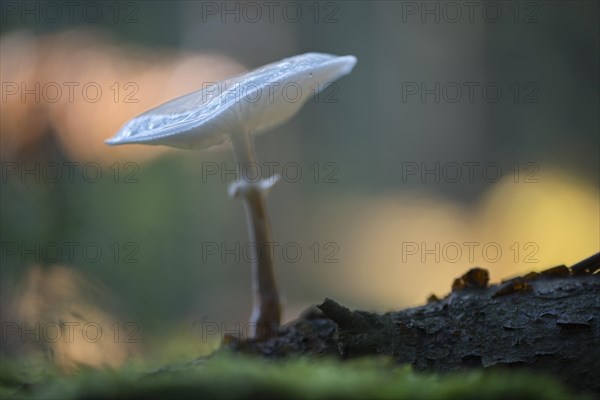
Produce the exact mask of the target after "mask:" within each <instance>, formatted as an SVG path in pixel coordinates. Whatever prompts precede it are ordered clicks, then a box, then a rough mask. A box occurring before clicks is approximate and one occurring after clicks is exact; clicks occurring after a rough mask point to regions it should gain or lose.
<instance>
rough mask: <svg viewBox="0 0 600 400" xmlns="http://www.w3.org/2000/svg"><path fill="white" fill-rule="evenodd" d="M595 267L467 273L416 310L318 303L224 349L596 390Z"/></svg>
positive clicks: (599, 287)
mask: <svg viewBox="0 0 600 400" xmlns="http://www.w3.org/2000/svg"><path fill="white" fill-rule="evenodd" d="M599 269H600V254H596V255H595V256H592V257H590V258H589V259H587V260H584V261H582V262H581V263H578V264H576V265H574V266H572V267H571V268H567V267H565V266H559V267H555V268H551V269H548V270H546V271H543V272H541V273H530V274H527V275H525V276H523V277H518V278H514V279H511V280H509V281H505V282H502V283H500V284H498V285H492V286H488V273H487V271H486V270H484V269H481V268H474V269H472V270H470V271H468V272H467V273H466V274H465V275H463V276H462V277H460V278H458V279H456V280H455V282H454V284H453V285H452V292H451V293H450V294H449V295H448V296H446V297H445V298H444V299H437V298H435V297H434V296H432V298H430V299H429V302H428V304H426V305H424V306H421V307H416V308H410V309H406V310H402V311H398V312H390V313H386V314H383V315H379V314H374V313H370V312H364V311H350V310H348V309H347V308H345V307H343V306H341V305H339V304H338V303H336V302H335V301H333V300H329V299H327V300H325V301H324V302H323V304H321V305H319V306H318V307H319V309H320V310H321V311H322V312H323V313H324V316H323V315H318V313H316V312H314V311H312V312H311V313H309V314H310V315H309V316H307V317H304V318H300V319H299V320H297V321H295V322H293V323H291V324H289V325H287V326H284V327H282V330H281V331H280V334H279V335H276V336H275V337H271V338H269V339H268V340H264V341H260V342H258V341H256V342H243V343H242V342H235V343H232V344H230V345H231V346H232V347H233V348H235V349H237V350H240V351H247V352H252V353H257V354H263V355H266V356H270V357H283V356H287V355H291V354H317V355H322V354H335V355H336V356H339V357H342V358H351V357H358V356H367V355H382V354H384V355H389V356H392V357H394V359H395V360H396V361H397V362H398V363H409V364H412V365H413V366H414V367H415V369H417V370H428V371H435V372H449V371H460V370H465V369H469V368H475V367H485V368H489V367H526V368H527V369H528V370H540V371H546V372H549V373H552V374H554V375H555V376H557V377H559V378H560V379H561V380H563V381H564V382H566V383H567V384H569V385H570V386H572V387H574V388H577V389H579V390H585V389H588V390H589V389H591V390H593V391H596V392H600V379H597V377H598V371H600V321H599V318H600V275H599V274H598V270H599ZM331 321H333V322H334V323H335V325H334V324H332V322H331ZM336 325H337V329H335V326H336ZM595 377H596V378H595Z"/></svg>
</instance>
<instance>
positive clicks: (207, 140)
mask: <svg viewBox="0 0 600 400" xmlns="http://www.w3.org/2000/svg"><path fill="white" fill-rule="evenodd" d="M355 64H356V57H354V56H344V57H338V56H334V55H330V54H321V53H306V54H302V55H298V56H295V57H291V58H286V59H283V60H281V61H279V62H276V63H272V64H268V65H265V66H263V67H261V68H258V69H256V70H254V71H251V72H248V73H246V74H243V75H240V76H238V77H234V78H231V79H227V80H224V81H221V82H219V83H212V84H209V85H205V86H204V87H203V89H201V90H198V91H195V92H192V93H189V94H187V95H184V96H182V97H179V98H176V99H174V100H171V101H169V102H167V103H165V104H162V105H160V106H158V107H156V108H153V109H151V110H149V111H147V112H145V113H144V114H141V115H139V116H137V117H135V118H133V119H132V120H130V121H128V122H127V123H126V124H125V125H124V126H123V127H122V128H121V130H120V131H119V132H118V133H117V134H116V135H115V136H114V137H113V138H111V139H109V140H107V141H106V143H107V144H109V145H121V144H131V143H135V144H151V145H166V146H171V147H177V148H185V149H205V148H207V147H210V146H213V145H216V144H220V143H223V142H225V141H227V140H230V141H231V143H232V145H233V152H234V155H235V158H236V161H237V162H238V165H239V167H240V171H241V176H240V179H239V181H234V182H232V183H231V184H230V186H229V189H228V193H229V196H230V197H235V198H241V199H242V200H243V201H244V205H245V209H246V217H247V225H248V232H249V236H250V240H251V242H252V243H253V245H254V249H255V250H256V254H255V257H252V277H253V295H254V305H253V311H252V316H251V318H250V323H251V324H250V330H249V331H250V336H251V337H255V338H262V337H265V336H266V335H267V334H268V333H269V332H273V330H274V329H276V328H277V327H278V326H279V324H280V321H281V303H280V299H279V293H278V290H277V285H276V282H275V272H274V259H273V254H272V252H271V251H266V249H267V248H268V246H270V245H272V243H273V240H272V234H271V223H270V218H269V214H268V211H267V203H266V194H267V192H268V191H269V189H270V188H271V187H272V186H273V185H274V184H275V183H276V182H277V181H278V180H279V176H277V175H276V176H272V177H269V178H267V179H263V178H262V177H259V179H256V178H251V177H249V176H248V169H249V168H245V166H248V165H250V164H254V165H257V161H256V155H255V152H254V144H253V139H252V134H257V133H260V132H264V131H266V130H268V129H270V128H273V127H275V126H277V125H280V124H282V123H284V122H285V121H287V120H288V119H289V118H291V117H292V116H293V115H294V114H296V113H297V112H298V111H299V110H300V108H301V107H302V105H303V104H304V103H305V102H306V101H307V100H308V99H309V98H310V97H311V95H312V94H313V93H314V92H318V91H320V90H322V89H323V88H324V87H325V86H326V84H327V83H329V82H332V81H334V80H335V79H337V78H339V77H341V76H343V75H346V74H349V73H350V72H351V71H352V69H353V68H354V65H355ZM292 88H293V89H292ZM259 249H262V251H260V250H259Z"/></svg>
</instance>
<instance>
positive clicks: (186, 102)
mask: <svg viewBox="0 0 600 400" xmlns="http://www.w3.org/2000/svg"><path fill="white" fill-rule="evenodd" d="M355 64H356V57H354V56H343V57H338V56H334V55H331V54H321V53H306V54H302V55H298V56H295V57H291V58H286V59H283V60H281V61H279V62H276V63H272V64H268V65H265V66H263V67H260V68H258V69H256V70H254V71H251V72H248V73H246V74H243V75H240V76H237V77H235V78H231V79H227V80H224V81H221V82H215V83H209V84H205V85H204V87H203V88H202V89H201V90H198V91H195V92H192V93H189V94H187V95H184V96H182V97H179V98H176V99H174V100H171V101H169V102H167V103H164V104H162V105H160V106H158V107H156V108H153V109H151V110H149V111H147V112H145V113H143V114H141V115H139V116H137V117H135V118H133V119H131V120H130V121H128V122H127V123H126V124H125V125H124V126H123V127H122V128H121V130H120V131H119V132H117V134H116V135H115V136H114V137H113V138H111V139H109V140H107V141H106V143H107V144H110V145H120V144H132V143H138V144H152V145H166V146H172V147H179V148H191V149H203V148H207V147H210V146H212V145H215V144H220V143H222V142H224V141H225V140H227V139H229V137H230V135H235V134H237V133H238V132H240V131H246V132H251V133H254V134H256V133H260V132H264V131H266V130H268V129H269V128H273V127H275V126H277V125H280V124H282V123H284V122H285V121H287V120H288V119H290V118H291V117H292V116H293V115H294V114H296V113H297V112H298V111H299V110H300V108H301V107H302V105H303V104H304V103H305V102H306V101H307V100H309V99H311V98H313V96H314V95H315V93H317V92H319V91H321V90H323V89H325V88H326V87H327V84H328V83H330V82H333V81H334V80H336V79H338V78H339V77H341V76H343V75H346V74H349V73H350V72H351V71H352V69H353V68H354V65H355Z"/></svg>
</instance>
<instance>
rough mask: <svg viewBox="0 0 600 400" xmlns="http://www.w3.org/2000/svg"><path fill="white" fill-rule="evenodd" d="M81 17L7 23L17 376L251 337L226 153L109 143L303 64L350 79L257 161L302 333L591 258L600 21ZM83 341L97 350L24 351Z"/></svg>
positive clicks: (54, 14)
mask: <svg viewBox="0 0 600 400" xmlns="http://www.w3.org/2000/svg"><path fill="white" fill-rule="evenodd" d="M71 3H73V4H74V8H72V9H70V8H68V7H67V6H65V5H64V4H63V3H61V2H58V3H51V4H54V6H47V5H46V4H47V3H45V2H35V1H32V2H10V1H8V2H3V3H2V15H1V18H2V24H1V26H2V27H1V41H0V45H1V48H0V67H1V71H0V72H1V81H2V103H1V113H0V116H1V125H0V135H1V136H0V138H1V153H0V156H1V161H2V180H1V183H0V184H1V187H2V188H1V228H0V234H1V240H2V249H1V251H2V259H1V270H0V272H1V290H2V303H1V308H2V309H1V311H2V324H3V337H2V344H1V349H2V354H3V356H8V357H13V356H15V357H18V356H20V355H22V354H23V353H24V352H29V351H33V353H32V354H37V353H40V350H42V351H41V353H44V352H47V351H51V353H52V354H53V357H55V359H59V360H60V361H59V363H62V364H61V365H62V366H63V367H65V368H70V366H73V365H74V364H76V363H78V362H83V363H88V364H91V365H96V364H111V365H115V364H119V363H121V362H123V361H124V360H126V359H128V358H129V357H130V356H134V357H135V356H140V357H146V358H148V359H152V358H153V357H154V358H157V357H162V356H164V355H165V354H167V353H168V357H171V356H187V357H194V356H196V355H200V354H202V353H206V352H208V351H210V350H211V349H214V348H215V346H216V345H217V343H218V340H219V338H220V335H221V334H223V333H226V332H225V331H235V330H238V331H239V330H240V327H239V326H237V325H236V323H237V324H240V326H241V329H243V324H244V323H245V321H247V319H248V316H249V313H250V307H251V297H250V296H251V293H250V271H249V263H248V260H247V257H245V256H244V254H245V253H244V246H245V245H246V244H247V236H246V224H245V217H244V213H243V207H242V204H241V203H240V202H238V201H235V200H229V199H228V198H227V184H228V183H229V182H230V181H231V180H232V179H234V178H233V177H232V175H231V174H225V175H226V176H221V173H222V172H224V169H232V168H233V167H234V161H233V158H232V154H231V150H230V149H229V148H223V149H217V150H215V151H205V152H192V151H178V150H172V149H166V148H158V147H148V146H123V147H117V148H112V147H108V146H106V145H105V144H104V140H105V139H107V138H109V137H111V136H112V135H113V134H114V133H115V132H116V131H117V130H118V129H119V127H120V126H121V125H122V124H123V123H124V122H125V121H127V120H128V119H129V118H131V117H133V116H135V115H137V114H139V113H141V112H143V111H145V110H147V109H148V108H151V107H153V106H155V105H158V104H159V103H161V102H164V101H167V100H169V99H171V98H173V97H176V96H179V95H182V94H185V93H187V92H190V91H193V90H197V89H199V88H201V87H202V85H203V84H206V83H209V82H215V81H218V80H220V79H223V78H227V77H230V76H232V75H236V74H239V73H242V72H245V71H247V70H251V69H253V68H256V67H258V66H261V65H263V64H266V63H270V62H274V61H277V60H279V59H281V58H285V57H288V56H292V55H295V54H300V53H304V52H325V53H333V54H338V55H346V54H352V55H355V56H356V57H357V58H358V64H357V66H356V68H355V69H354V71H353V73H352V74H351V75H349V76H347V77H344V78H342V79H341V80H340V81H338V82H336V84H335V85H333V86H332V87H330V88H328V89H327V90H325V91H324V92H323V93H321V95H320V96H319V97H318V98H314V99H311V100H310V101H308V103H307V104H306V106H305V107H304V108H303V109H302V111H301V112H300V113H299V114H298V115H297V116H296V117H294V118H293V120H291V121H290V122H288V123H286V124H285V125H283V126H280V127H278V128H276V129H274V130H273V131H271V132H268V133H266V134H264V135H261V136H258V137H257V138H256V148H257V152H258V157H259V160H261V161H262V162H263V163H264V164H265V165H268V164H267V163H274V164H271V165H274V171H275V172H279V173H282V174H283V175H284V181H283V183H282V184H280V185H278V186H277V187H276V188H275V189H274V190H273V191H272V193H271V196H270V199H269V203H270V208H271V214H272V218H273V230H274V236H275V240H276V241H277V242H278V243H279V246H278V247H277V248H276V253H275V254H276V260H277V263H278V273H279V280H280V285H281V291H282V293H283V296H284V301H285V304H286V313H285V319H286V320H291V319H293V318H295V317H296V316H297V315H298V314H299V312H301V310H303V309H304V308H306V307H307V306H309V305H311V304H315V303H319V302H321V301H322V300H323V299H324V298H325V297H331V298H334V299H336V300H337V301H340V302H341V303H344V304H346V305H348V306H350V307H356V308H361V309H372V310H377V311H385V310H391V309H401V308H403V307H407V306H413V305H419V304H422V303H423V302H424V301H425V299H426V297H427V296H428V295H430V294H431V293H436V294H438V295H444V294H446V293H447V292H448V291H449V289H450V284H451V282H452V279H453V278H455V277H456V276H458V275H460V274H461V273H462V272H464V271H465V270H466V269H467V268H469V267H471V266H474V265H478V266H482V267H484V268H488V269H489V270H490V272H491V277H492V280H494V281H498V280H500V279H502V278H506V277H509V276H511V275H515V274H519V273H524V272H528V271H530V270H541V269H545V268H547V267H551V266H554V265H559V264H567V265H568V264H571V263H574V262H576V261H578V260H580V259H583V258H586V257H587V256H589V255H591V254H593V253H595V252H598V250H599V243H600V237H599V236H600V232H599V230H600V227H599V224H600V215H599V213H600V211H599V190H600V184H599V173H600V172H599V171H600V165H599V162H600V161H599V148H600V143H599V135H598V132H599V128H600V122H599V114H598V109H599V106H600V104H599V92H598V90H599V85H598V70H599V53H598V51H599V50H598V49H599V43H598V41H599V37H600V36H599V28H598V24H599V21H598V15H599V3H598V2H596V1H552V2H508V1H507V2H505V1H502V2H482V3H477V7H476V8H474V9H473V10H472V12H470V9H469V8H468V7H466V6H465V4H464V3H461V2H449V3H451V5H450V6H448V4H449V3H446V2H433V1H432V2H394V1H323V2H312V1H303V2H278V4H279V5H277V6H273V7H274V8H273V9H270V8H269V7H267V6H266V5H265V4H264V3H263V2H247V3H243V2H205V1H172V2H170V1H148V2H119V3H114V2H81V1H76V2H71ZM248 4H250V6H248ZM52 7H54V8H52ZM71 11H72V12H71ZM436 85H439V86H436ZM469 88H472V90H473V91H472V92H471V96H470V95H469ZM484 89H485V90H484ZM498 90H500V92H499V91H498ZM222 163H224V164H222ZM277 163H279V164H277ZM224 167H225V168H224ZM215 168H216V169H215ZM436 168H437V172H436ZM215 171H216V172H215ZM427 171H430V172H427ZM431 171H433V172H431ZM299 174H301V175H299ZM436 174H437V175H436ZM236 246H238V247H236ZM215 249H216V250H215ZM230 249H233V252H230V253H228V252H227V250H230ZM237 249H239V250H237ZM498 251H499V252H498ZM221 252H223V254H221ZM300 252H301V253H300ZM68 322H70V323H71V324H72V325H73V326H75V328H76V329H80V328H82V327H83V326H85V324H89V323H90V322H95V323H96V324H98V325H99V326H101V327H102V329H103V331H102V332H103V334H101V336H102V340H99V341H97V342H94V341H93V340H85V341H83V342H82V341H81V340H79V341H77V340H76V341H75V342H68V341H67V340H65V337H64V331H63V337H62V338H61V339H60V340H58V339H57V340H55V341H52V340H43V339H42V340H37V339H36V338H35V337H34V336H33V339H32V336H31V335H30V336H27V335H25V337H23V335H21V334H22V333H23V332H22V331H23V330H24V327H25V328H27V329H30V330H31V329H33V330H34V331H35V330H37V331H38V332H41V335H42V336H44V337H45V336H50V335H51V336H52V338H55V337H56V335H55V333H50V330H51V328H54V327H55V325H54V324H59V326H61V327H62V328H64V327H65V324H66V323H67V324H66V326H69V324H68ZM74 322H77V323H78V325H77V324H73V323H74ZM23 323H25V325H23ZM36 323H39V324H41V325H40V327H39V328H36V325H35V324H36ZM57 326H58V325H57ZM45 328H48V329H46V331H44V329H45ZM230 333H231V332H230ZM84 334H85V335H88V338H89V336H90V335H92V336H93V334H90V333H89V332H87V333H84ZM115 335H116V336H115ZM76 337H79V336H78V335H76ZM46 339H48V338H47V337H46ZM126 339H131V340H126ZM48 341H49V342H51V343H45V342H48ZM42 342H44V343H42ZM36 352H37V353H36Z"/></svg>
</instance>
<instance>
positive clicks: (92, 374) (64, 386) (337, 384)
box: [0, 354, 576, 400]
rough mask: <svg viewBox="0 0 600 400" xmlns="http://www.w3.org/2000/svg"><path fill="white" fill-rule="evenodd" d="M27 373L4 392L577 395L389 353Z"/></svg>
mask: <svg viewBox="0 0 600 400" xmlns="http://www.w3.org/2000/svg"><path fill="white" fill-rule="evenodd" d="M24 378H25V377H24V376H20V377H19V376H17V375H15V374H6V375H5V374H4V373H3V376H2V379H1V380H0V382H1V383H2V398H3V399H4V398H32V399H120V398H128V399H163V398H171V399H178V398H203V397H206V398H228V399H229V398H242V399H245V398H248V399H249V398H256V397H259V398H281V397H285V398H292V399H294V398H298V399H299V398H313V399H321V398H347V399H362V398H381V399H387V398H395V399H398V398H401V399H402V398H407V399H409V398H410V399H431V398H435V399H458V398H460V399H478V400H480V399H504V398H513V397H518V398H529V399H564V398H576V397H575V396H573V394H572V393H569V392H568V391H566V389H565V388H564V387H562V386H560V385H559V384H558V383H557V382H556V381H554V380H550V379H548V378H546V377H540V376H535V375H529V374H524V373H515V372H512V373H507V372H499V371H486V372H483V371H474V372H469V373H463V374H453V375H445V376H440V375H432V374H421V373H415V372H413V371H412V370H411V369H410V368H409V367H405V366H397V365H394V364H393V362H392V360H390V359H385V358H368V359H361V360H355V361H347V362H340V361H338V360H334V359H309V358H299V359H294V360H288V361H269V360H265V359H258V358H250V357H247V356H240V355H231V354H230V355H218V356H215V357H213V358H210V359H207V360H203V361H197V362H194V363H192V364H186V365H179V366H172V367H168V368H164V369H161V370H159V371H155V372H151V373H148V372H141V371H139V370H138V368H134V367H126V368H122V369H119V370H112V371H108V370H105V371H98V370H86V371H80V372H79V373H77V374H75V375H72V376H56V375H48V374H46V375H45V378H44V379H45V380H44V379H40V378H39V377H38V378H37V381H35V382H29V383H25V382H23V379H24ZM30 378H31V377H29V379H30Z"/></svg>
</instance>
